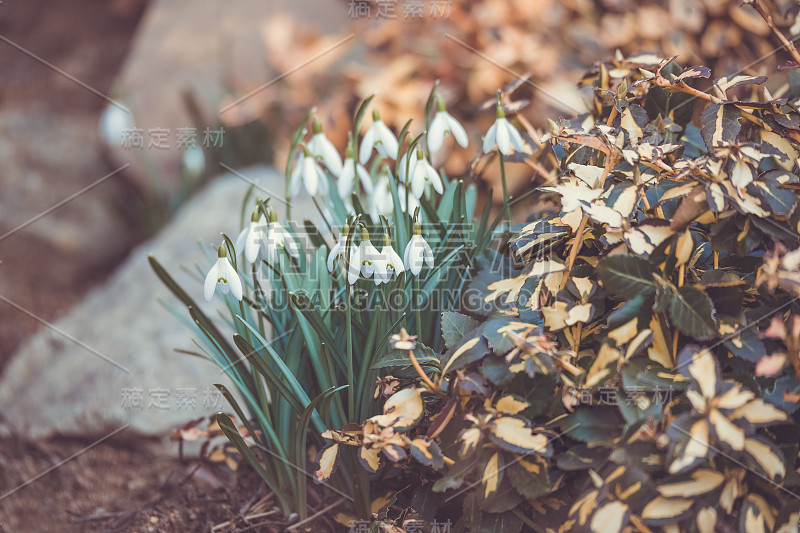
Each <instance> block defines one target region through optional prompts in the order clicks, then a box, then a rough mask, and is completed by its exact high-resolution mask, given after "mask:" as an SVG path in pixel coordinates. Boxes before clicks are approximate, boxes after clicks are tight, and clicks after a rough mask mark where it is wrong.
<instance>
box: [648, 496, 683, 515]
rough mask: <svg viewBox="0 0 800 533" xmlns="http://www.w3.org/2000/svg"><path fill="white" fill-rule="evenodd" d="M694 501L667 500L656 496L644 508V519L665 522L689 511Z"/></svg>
mask: <svg viewBox="0 0 800 533" xmlns="http://www.w3.org/2000/svg"><path fill="white" fill-rule="evenodd" d="M693 503H694V500H687V499H685V498H674V499H667V498H664V497H663V496H656V497H655V498H653V499H652V500H650V503H648V504H647V505H645V506H644V509H643V510H642V518H644V519H645V520H664V519H668V518H675V517H678V516H680V515H681V514H683V513H685V512H686V511H688V510H689V508H690V507H691V506H692V504H693Z"/></svg>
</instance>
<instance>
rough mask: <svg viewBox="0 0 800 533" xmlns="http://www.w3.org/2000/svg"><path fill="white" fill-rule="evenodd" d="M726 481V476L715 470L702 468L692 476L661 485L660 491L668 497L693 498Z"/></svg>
mask: <svg viewBox="0 0 800 533" xmlns="http://www.w3.org/2000/svg"><path fill="white" fill-rule="evenodd" d="M724 481H725V476H724V475H723V474H720V473H719V472H716V471H714V470H708V469H700V470H695V471H694V472H692V475H691V478H690V479H688V480H686V481H679V482H676V483H665V484H663V485H659V487H658V493H659V494H661V495H662V496H665V497H667V498H673V497H675V496H685V497H688V498H691V497H693V496H699V495H701V494H706V493H709V492H711V491H712V490H714V489H716V488H717V487H719V486H720V485H722V483H723V482H724Z"/></svg>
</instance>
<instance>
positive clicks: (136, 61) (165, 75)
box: [109, 0, 350, 198]
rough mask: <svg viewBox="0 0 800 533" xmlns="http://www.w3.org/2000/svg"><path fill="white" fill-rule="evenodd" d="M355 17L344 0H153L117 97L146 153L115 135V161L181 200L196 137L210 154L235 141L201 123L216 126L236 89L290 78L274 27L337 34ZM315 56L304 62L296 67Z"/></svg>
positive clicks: (123, 122)
mask: <svg viewBox="0 0 800 533" xmlns="http://www.w3.org/2000/svg"><path fill="white" fill-rule="evenodd" d="M347 14H348V6H347V4H346V3H343V2H341V1H340V0H268V1H264V0H235V1H231V2H197V1H195V0H153V1H152V2H151V4H150V5H149V6H148V8H147V12H146V13H145V16H144V18H143V20H142V23H141V25H140V27H139V29H138V31H137V34H136V37H135V39H134V42H133V46H132V48H131V51H130V54H129V56H128V58H127V60H126V62H125V64H124V66H123V68H122V72H121V73H120V75H119V77H118V79H117V80H116V82H115V86H114V90H113V93H112V97H113V98H115V99H118V100H119V101H120V102H121V103H122V104H123V105H124V106H126V107H128V108H129V109H130V115H129V116H124V115H122V116H120V117H119V119H118V120H116V121H113V122H114V123H115V124H119V125H120V127H121V129H122V130H125V131H128V132H131V131H133V130H132V128H133V127H135V128H136V129H140V130H141V133H142V136H143V139H142V142H143V148H142V149H139V148H138V145H137V144H135V143H133V142H132V137H131V134H130V133H128V134H125V135H124V136H123V138H122V140H119V139H115V136H114V135H111V136H110V138H111V139H114V142H113V143H112V145H111V146H110V147H109V148H110V157H111V158H112V159H113V160H114V161H115V162H117V163H119V164H124V163H128V164H130V165H131V166H130V168H129V169H128V174H129V175H130V176H132V177H133V179H134V180H135V182H136V183H137V185H138V186H139V187H140V188H141V189H142V190H145V191H147V192H148V193H150V194H153V195H157V196H161V197H165V198H171V197H173V196H174V195H175V194H176V193H177V192H178V191H179V190H180V185H181V183H180V178H181V164H182V153H183V151H184V148H185V143H186V142H188V141H189V140H190V139H192V138H193V139H194V140H195V141H196V143H197V145H198V146H204V147H206V148H208V149H209V150H221V149H222V147H223V146H224V145H225V144H226V143H230V142H233V141H232V139H230V138H227V137H226V136H225V133H226V132H224V131H223V132H222V134H214V133H211V134H210V136H209V138H206V135H205V134H204V131H205V130H204V127H203V126H204V125H198V124H196V123H195V121H196V120H203V121H205V122H206V123H207V124H216V123H217V122H218V120H219V118H218V111H219V109H220V108H221V107H223V102H224V101H227V100H226V98H230V96H231V95H230V87H231V86H234V87H236V88H237V90H238V91H244V92H248V91H250V90H256V89H257V88H259V87H263V86H264V85H265V84H268V83H269V82H274V81H275V78H276V77H277V76H279V75H280V74H282V73H281V72H278V71H276V70H275V69H274V67H270V66H269V65H270V61H268V55H269V54H270V50H269V49H268V45H267V42H268V38H267V35H266V33H267V28H268V27H269V22H270V21H271V20H275V19H276V18H277V17H285V16H291V17H292V18H293V20H297V21H298V23H300V24H301V26H299V27H302V28H308V30H309V31H315V32H319V33H321V34H331V33H339V32H341V31H342V29H343V28H344V27H346V25H347V24H348V23H349V22H350V21H349V20H348V16H347ZM284 27H285V30H284V31H285V32H286V35H285V37H286V39H288V40H289V41H290V42H291V41H300V40H301V39H302V37H303V36H302V35H296V34H295V29H296V28H297V27H295V26H287V25H284ZM308 59H310V58H308V57H298V58H297V62H296V63H294V64H292V65H291V66H292V67H295V66H298V65H300V64H302V63H303V62H304V61H307V60H308ZM186 92H189V93H191V94H192V95H193V97H194V99H195V104H196V105H197V110H196V111H197V112H198V113H199V115H201V117H197V116H190V114H189V113H188V110H187V105H186V101H185V99H184V94H185V93H186ZM236 96H237V97H239V96H241V94H237V95H236ZM110 111H112V112H114V111H116V109H115V108H111V109H110ZM117 114H119V113H117ZM186 128H188V130H187V129H186ZM182 129H183V130H182ZM211 129H212V130H216V129H217V128H216V127H212V128H211ZM192 134H196V137H195V136H194V135H192ZM179 136H180V137H181V139H182V140H180V139H179ZM117 141H119V142H117ZM181 143H184V145H183V147H182V146H181ZM151 144H152V145H151ZM132 146H133V147H132ZM155 175H157V176H159V178H158V179H154V176H155Z"/></svg>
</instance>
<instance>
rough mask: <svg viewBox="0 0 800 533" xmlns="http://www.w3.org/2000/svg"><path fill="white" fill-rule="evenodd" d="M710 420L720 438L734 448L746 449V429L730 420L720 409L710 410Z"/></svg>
mask: <svg viewBox="0 0 800 533" xmlns="http://www.w3.org/2000/svg"><path fill="white" fill-rule="evenodd" d="M708 421H709V422H710V423H711V425H712V426H713V427H714V433H715V435H716V437H717V439H718V440H720V441H722V442H724V443H725V444H727V445H728V446H730V447H731V448H732V449H734V450H737V451H739V450H742V449H744V430H743V429H742V428H740V427H739V426H737V425H736V424H734V423H733V422H731V421H730V420H728V418H727V417H726V416H725V415H723V414H722V413H721V412H720V411H719V410H718V409H711V411H709V413H708Z"/></svg>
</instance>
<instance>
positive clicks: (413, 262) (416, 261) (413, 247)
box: [403, 222, 434, 276]
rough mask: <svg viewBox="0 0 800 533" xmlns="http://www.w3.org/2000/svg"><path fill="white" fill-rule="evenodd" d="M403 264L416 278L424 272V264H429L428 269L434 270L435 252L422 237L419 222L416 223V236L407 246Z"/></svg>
mask: <svg viewBox="0 0 800 533" xmlns="http://www.w3.org/2000/svg"><path fill="white" fill-rule="evenodd" d="M403 262H404V263H405V267H406V270H410V271H411V273H412V274H414V275H415V276H418V275H419V273H420V272H421V271H422V265H423V263H424V264H427V265H428V268H433V264H434V263H433V250H431V247H430V245H429V244H428V243H427V242H426V241H425V239H424V238H423V237H422V228H421V227H420V225H419V222H414V235H413V236H412V237H411V240H409V241H408V244H407V245H406V251H405V254H403Z"/></svg>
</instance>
